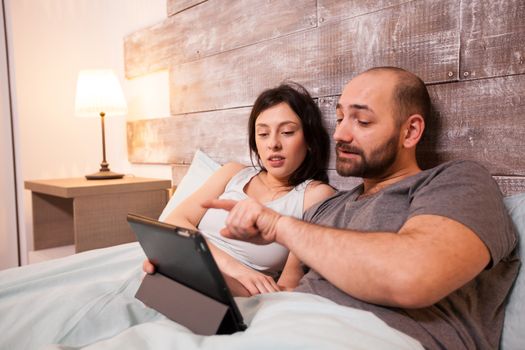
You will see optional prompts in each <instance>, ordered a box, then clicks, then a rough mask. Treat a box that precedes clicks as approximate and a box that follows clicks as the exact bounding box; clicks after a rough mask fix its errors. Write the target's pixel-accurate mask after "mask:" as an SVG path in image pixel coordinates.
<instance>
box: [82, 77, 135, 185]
mask: <svg viewBox="0 0 525 350" xmlns="http://www.w3.org/2000/svg"><path fill="white" fill-rule="evenodd" d="M126 113H127V106H126V100H125V99H124V94H123V93H122V89H121V87H120V83H119V81H118V78H117V76H116V75H115V73H114V72H113V70H111V69H89V70H82V71H80V72H79V74H78V81H77V94H76V98H75V115H76V116H78V117H96V116H100V121H101V125H102V163H100V171H99V172H97V173H94V174H90V175H86V179H88V180H104V179H120V178H122V177H123V176H124V175H123V174H117V173H114V172H112V171H110V170H109V164H108V162H107V161H106V136H105V131H104V118H105V117H106V115H108V116H115V115H123V114H126Z"/></svg>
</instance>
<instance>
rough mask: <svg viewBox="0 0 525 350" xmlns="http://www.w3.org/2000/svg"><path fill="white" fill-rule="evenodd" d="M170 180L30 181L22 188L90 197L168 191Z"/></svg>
mask: <svg viewBox="0 0 525 350" xmlns="http://www.w3.org/2000/svg"><path fill="white" fill-rule="evenodd" d="M170 187H171V180H162V179H151V178H144V177H131V176H130V177H124V178H122V179H111V180H87V179H86V178H83V177H79V178H69V179H49V180H31V181H25V182H24V188H25V189H27V190H31V191H33V192H38V193H43V194H48V195H52V196H57V197H62V198H74V197H79V196H91V195H96V194H110V193H122V192H139V191H150V190H161V189H169V188H170Z"/></svg>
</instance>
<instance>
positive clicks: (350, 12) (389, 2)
mask: <svg viewBox="0 0 525 350" xmlns="http://www.w3.org/2000/svg"><path fill="white" fill-rule="evenodd" d="M409 1H412V0H364V1H363V0H318V1H317V8H318V11H319V25H324V24H326V23H330V22H334V21H340V20H343V19H347V18H353V17H357V16H361V15H364V14H367V13H370V12H376V11H378V10H382V9H385V8H388V7H391V6H396V5H400V4H403V3H405V2H409Z"/></svg>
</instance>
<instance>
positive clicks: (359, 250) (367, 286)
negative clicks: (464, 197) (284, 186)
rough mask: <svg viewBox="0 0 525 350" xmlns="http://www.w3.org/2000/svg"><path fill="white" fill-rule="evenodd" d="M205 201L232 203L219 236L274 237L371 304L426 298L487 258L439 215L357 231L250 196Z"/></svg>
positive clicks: (454, 284)
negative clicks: (284, 212)
mask: <svg viewBox="0 0 525 350" xmlns="http://www.w3.org/2000/svg"><path fill="white" fill-rule="evenodd" d="M226 202H228V203H226ZM208 204H209V205H212V206H214V207H220V208H223V209H227V210H228V208H229V209H230V210H231V212H230V216H229V217H228V219H227V221H226V228H225V229H224V230H223V231H222V233H223V235H225V236H227V237H230V238H237V239H242V240H249V241H252V242H255V243H268V242H272V241H277V242H278V243H281V244H282V245H284V246H286V247H287V248H288V249H290V251H291V252H292V253H293V254H295V256H296V257H297V258H298V259H299V260H301V261H302V262H304V263H305V264H306V265H308V266H310V267H311V268H313V269H314V270H315V271H317V272H318V273H319V274H321V275H322V276H323V277H324V278H326V279H327V280H328V281H329V282H330V283H332V284H333V285H335V286H336V287H338V288H339V289H341V290H342V291H344V292H345V293H348V294H350V295H352V296H353V297H355V298H358V299H361V300H364V301H367V302H370V303H375V304H380V305H388V306H397V307H403V308H420V307H425V306H429V305H432V304H433V303H435V302H437V301H438V300H440V299H441V298H443V297H445V296H446V295H448V294H450V293H451V292H453V291H454V290H456V289H457V288H459V287H461V286H463V285H464V284H466V283H467V282H469V281H470V280H471V279H473V278H474V277H475V276H476V275H477V274H479V273H480V272H481V271H482V270H483V269H484V268H485V267H486V266H487V264H488V263H489V261H490V254H489V252H488V249H487V247H486V246H485V245H484V243H483V242H482V241H481V240H480V239H479V238H478V236H477V235H476V234H475V233H474V232H472V231H471V230H470V229H469V228H467V227H466V226H464V225H462V224H460V223H459V222H457V221H454V220H451V219H448V218H445V217H442V216H435V215H420V216H415V217H413V218H411V219H409V220H408V221H407V222H406V223H405V225H404V226H403V227H402V228H401V229H400V230H399V232H398V233H394V232H367V233H363V232H357V231H351V230H341V229H335V228H329V227H323V226H319V225H314V224H310V223H307V222H304V221H301V220H297V219H294V218H291V217H285V216H280V215H279V214H278V213H276V212H274V211H272V210H270V209H268V208H265V207H263V206H262V205H260V204H258V203H257V202H255V201H250V200H249V201H243V202H239V203H237V204H235V203H233V202H231V201H212V202H210V203H208Z"/></svg>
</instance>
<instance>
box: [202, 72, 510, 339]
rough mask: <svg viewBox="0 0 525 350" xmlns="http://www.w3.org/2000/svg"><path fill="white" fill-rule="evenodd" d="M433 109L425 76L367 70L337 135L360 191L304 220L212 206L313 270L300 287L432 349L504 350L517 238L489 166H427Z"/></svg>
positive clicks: (253, 207) (245, 236) (344, 108)
mask: <svg viewBox="0 0 525 350" xmlns="http://www.w3.org/2000/svg"><path fill="white" fill-rule="evenodd" d="M429 111H430V98H429V95H428V92H427V89H426V87H425V85H424V83H423V82H422V81H421V79H420V78H418V77H417V76H416V75H414V74H412V73H410V72H408V71H406V70H403V69H400V68H395V67H378V68H373V69H370V70H368V71H366V72H364V73H362V74H359V75H358V76H357V77H355V78H354V79H352V80H351V81H350V82H349V83H348V84H347V85H346V87H345V88H344V90H343V93H342V95H341V97H340V99H339V102H338V104H337V108H336V118H337V127H336V130H335V133H334V135H333V137H334V140H335V141H336V153H337V163H336V168H337V172H338V173H339V174H340V175H342V176H359V177H362V178H363V184H361V185H359V186H358V187H356V188H354V189H352V190H350V191H344V192H339V193H338V194H335V195H334V196H332V197H331V198H329V199H328V200H326V201H323V202H322V203H319V204H318V205H315V206H314V207H313V208H311V209H310V210H309V211H307V212H306V213H305V216H304V221H303V220H298V219H294V218H291V217H286V216H282V215H280V214H278V213H276V212H274V211H272V210H271V209H268V208H267V207H264V206H263V205H261V204H260V203H258V202H256V201H254V200H247V201H242V202H233V201H220V200H215V201H210V202H209V203H207V204H206V206H207V207H213V208H222V209H225V210H229V211H230V213H229V216H228V219H227V221H226V224H225V225H226V227H225V228H224V229H223V230H222V231H221V233H222V234H223V235H224V236H226V237H229V238H235V239H240V240H245V241H251V242H253V243H257V244H267V243H270V242H278V243H280V244H282V245H284V246H285V247H287V248H288V249H289V250H290V251H291V252H292V253H293V254H294V255H295V256H296V257H297V258H299V259H300V260H301V261H302V262H303V263H304V265H305V266H307V267H309V272H308V273H307V274H306V275H304V277H302V278H301V279H300V282H299V285H298V287H297V288H296V289H295V290H296V291H300V292H308V293H314V294H318V295H321V296H323V297H326V298H329V299H332V300H333V301H335V302H337V303H339V304H342V305H346V306H350V307H354V308H358V309H362V310H367V311H371V312H373V313H374V314H375V315H376V316H377V317H379V318H380V319H382V320H384V321H385V322H386V323H387V324H388V325H390V326H391V327H393V328H395V329H398V330H400V331H402V332H404V333H406V334H408V335H410V336H412V337H414V338H415V339H417V340H419V341H420V342H421V344H422V345H423V346H424V347H425V348H429V349H495V348H498V347H499V340H500V336H501V330H502V326H503V316H504V302H505V299H506V297H507V295H508V293H509V290H510V288H511V286H512V284H513V281H514V280H515V278H516V275H517V273H518V269H519V264H520V262H519V259H518V257H517V253H516V249H515V248H516V243H517V238H516V234H515V232H514V228H513V225H512V222H511V220H510V217H509V216H508V214H507V212H506V210H505V207H504V204H503V197H502V194H501V192H500V191H499V188H498V186H497V184H496V183H495V182H494V181H493V179H492V178H491V176H490V174H489V173H488V171H487V170H486V169H485V168H483V167H482V166H480V165H478V164H476V163H474V162H470V161H451V162H447V163H444V164H441V165H439V166H437V167H435V168H432V169H427V170H422V169H421V168H420V167H419V165H418V163H417V160H416V146H417V144H418V142H419V141H420V139H421V136H422V135H423V131H424V129H425V118H427V117H428V115H429V113H430V112H429ZM297 273H298V274H299V273H300V272H297ZM297 280H299V278H298V279H297Z"/></svg>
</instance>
